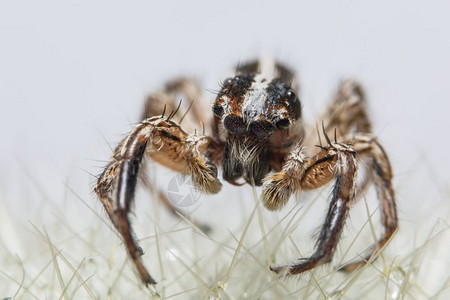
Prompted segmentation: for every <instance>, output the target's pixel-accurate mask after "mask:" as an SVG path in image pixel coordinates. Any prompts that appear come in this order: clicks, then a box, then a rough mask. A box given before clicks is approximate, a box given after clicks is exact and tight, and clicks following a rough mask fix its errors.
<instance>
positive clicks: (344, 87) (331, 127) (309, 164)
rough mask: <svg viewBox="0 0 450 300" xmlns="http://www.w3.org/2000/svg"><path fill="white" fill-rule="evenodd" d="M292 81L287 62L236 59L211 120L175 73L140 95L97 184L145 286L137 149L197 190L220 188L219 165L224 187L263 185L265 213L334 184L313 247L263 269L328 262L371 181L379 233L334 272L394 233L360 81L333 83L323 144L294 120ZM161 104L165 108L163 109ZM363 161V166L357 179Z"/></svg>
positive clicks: (385, 174)
mask: <svg viewBox="0 0 450 300" xmlns="http://www.w3.org/2000/svg"><path fill="white" fill-rule="evenodd" d="M295 83H296V81H295V78H294V73H293V72H292V71H291V70H290V69H288V68H287V67H285V66H284V65H282V64H280V63H277V62H274V61H271V60H261V61H260V60H257V61H252V62H249V63H247V64H244V65H240V66H238V67H237V69H236V74H235V76H234V77H232V78H229V79H226V80H224V81H223V84H222V86H221V89H220V91H219V93H218V95H217V97H216V99H215V100H214V102H213V104H212V112H213V118H212V119H210V118H208V116H206V115H205V114H204V110H203V109H202V105H203V103H202V101H201V99H202V96H201V93H200V89H199V87H198V85H197V84H196V83H195V81H193V80H192V79H188V78H181V79H177V80H174V81H172V82H170V83H168V84H167V85H166V87H165V89H164V90H162V91H160V92H157V93H154V94H152V95H150V96H149V97H148V99H147V101H146V110H145V113H144V120H143V121H142V122H141V123H140V124H138V125H137V126H136V127H135V128H134V129H133V130H132V132H131V133H130V134H129V135H128V136H127V137H126V138H125V139H124V140H123V141H122V142H121V143H120V144H119V145H118V146H117V148H116V149H115V151H114V154H113V157H112V159H111V161H110V163H109V164H108V165H107V166H106V167H105V169H104V171H103V173H102V174H101V175H100V177H99V179H98V182H97V185H96V188H95V192H96V193H97V195H98V197H99V199H100V200H101V202H102V204H103V205H104V207H105V209H106V212H107V213H108V215H109V217H110V219H111V221H112V222H113V224H114V225H115V227H116V228H117V230H118V231H119V232H120V234H121V236H122V237H123V240H124V242H125V244H126V246H127V249H128V253H129V255H130V256H131V258H132V259H133V262H134V263H135V265H136V268H137V270H138V272H139V274H140V276H141V278H142V281H143V282H144V283H145V284H155V283H156V281H155V280H154V279H153V278H152V277H151V276H150V274H149V273H148V271H147V269H146V268H145V267H144V265H143V262H142V260H141V255H142V254H143V251H142V249H141V248H140V247H139V245H138V244H137V242H136V240H135V239H134V235H133V231H132V229H131V223H130V221H129V218H128V214H129V213H130V209H131V204H132V202H133V199H134V193H135V188H136V184H137V181H138V177H139V176H140V171H141V169H142V166H141V165H142V163H143V161H142V159H143V157H144V156H146V157H149V158H150V159H151V160H152V161H155V162H157V163H160V164H162V165H164V166H166V167H168V168H170V169H172V170H174V171H177V172H180V173H182V174H185V175H189V176H191V179H192V182H193V183H194V185H195V186H196V187H197V188H198V189H199V190H201V191H203V192H204V193H209V194H215V193H218V192H219V191H220V189H221V183H220V181H219V179H218V167H222V169H223V179H224V180H225V181H227V182H229V183H231V184H235V185H240V184H243V183H245V182H247V183H249V184H254V185H262V184H263V192H262V195H261V200H262V202H263V204H264V206H265V207H266V208H267V209H269V210H278V209H280V208H282V207H283V206H284V205H285V204H286V203H287V201H288V200H289V198H290V196H291V195H292V194H293V193H295V192H297V191H300V190H312V189H316V188H319V187H321V186H323V185H325V184H327V183H329V182H332V181H334V186H333V188H332V193H331V199H330V207H329V210H328V212H327V215H326V218H325V222H324V224H323V227H322V229H321V232H320V235H319V238H318V241H317V244H316V250H315V252H314V254H313V255H312V256H311V257H309V258H303V259H301V260H300V261H299V262H297V263H294V264H292V265H286V266H280V267H271V270H272V271H274V272H277V273H280V272H281V273H284V274H287V275H294V274H299V273H302V272H304V271H307V270H310V269H312V268H314V267H316V266H318V265H321V264H324V263H326V262H329V261H330V260H331V259H332V256H333V254H334V252H335V250H336V246H337V243H338V241H339V238H340V235H341V232H342V229H343V226H344V223H345V220H346V217H347V215H348V211H349V209H350V204H351V203H353V201H354V200H355V199H357V198H358V196H359V195H360V194H361V192H363V191H364V190H365V188H366V187H367V186H368V184H369V183H370V182H373V183H374V185H375V188H376V191H377V195H378V199H379V201H380V208H381V214H382V224H383V228H384V231H383V233H382V234H381V237H380V239H379V241H378V243H377V244H375V245H373V246H372V247H371V248H370V249H369V251H368V253H367V254H366V256H365V257H364V259H363V260H361V261H356V262H352V263H349V264H347V265H345V266H343V267H342V268H341V269H342V270H346V271H351V270H354V269H355V268H357V267H358V266H360V265H362V264H364V263H365V262H366V261H367V260H368V259H369V258H370V257H371V256H372V255H373V254H374V253H375V252H376V251H377V250H378V249H380V248H381V247H383V246H384V245H385V244H386V243H387V242H388V240H389V239H390V238H391V236H392V235H393V234H394V232H395V231H396V229H397V227H398V225H397V211H396V204H395V196H394V191H393V188H392V170H391V165H390V163H389V159H388V156H387V155H386V153H385V151H384V149H383V147H382V146H381V145H380V144H379V143H378V141H377V140H376V138H375V137H374V136H373V134H371V123H370V121H369V117H368V113H367V109H366V103H365V99H364V94H363V91H362V88H361V86H360V85H359V84H358V83H356V82H354V81H344V82H343V83H342V84H341V85H340V87H339V89H338V92H337V94H336V95H335V96H334V98H333V99H332V101H331V102H330V104H329V105H328V107H327V108H326V109H325V111H324V113H323V114H322V115H321V116H320V117H319V119H318V123H319V124H321V127H322V128H321V131H322V135H323V137H324V139H325V140H326V144H322V141H321V139H320V135H321V134H319V132H318V131H317V124H315V126H310V127H305V126H304V124H303V122H302V119H301V104H300V100H299V98H298V96H297V90H298V88H297V86H296V84H295ZM180 94H181V95H182V96H183V98H185V100H186V101H187V102H188V103H190V105H191V106H190V107H191V110H190V113H189V114H186V113H183V114H182V113H181V112H180V110H179V105H178V107H177V101H178V99H179V98H177V97H179V96H180ZM194 100H195V101H194ZM162 111H164V112H162ZM166 111H167V112H170V113H169V114H168V115H167V116H165V112H166ZM161 112H162V114H161ZM185 118H186V119H189V120H187V122H188V124H187V125H188V126H189V125H191V126H193V127H196V126H197V127H203V128H204V130H203V134H198V133H197V132H196V131H195V132H194V133H187V132H186V131H184V130H183V129H182V128H181V127H180V125H179V124H180V123H181V121H182V120H183V119H185ZM174 120H177V121H178V122H176V121H174ZM205 126H206V127H205ZM205 132H208V135H205ZM329 136H331V137H333V138H332V139H330V138H329ZM316 146H317V147H316ZM361 160H363V161H364V162H365V164H366V165H367V168H368V170H367V172H366V173H365V175H364V180H363V182H362V184H360V186H357V172H358V165H359V162H360V161H361ZM242 180H244V182H242ZM238 181H241V182H238ZM160 197H161V198H164V196H162V194H160ZM165 203H166V204H168V202H167V201H165ZM168 205H169V206H170V204H168ZM170 208H171V209H172V210H173V211H176V210H177V208H176V207H173V206H170Z"/></svg>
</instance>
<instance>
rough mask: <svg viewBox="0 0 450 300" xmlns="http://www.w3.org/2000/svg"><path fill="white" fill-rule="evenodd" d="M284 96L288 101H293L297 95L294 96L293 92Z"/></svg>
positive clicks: (288, 92) (290, 91)
mask: <svg viewBox="0 0 450 300" xmlns="http://www.w3.org/2000/svg"><path fill="white" fill-rule="evenodd" d="M286 96H287V98H288V99H289V101H294V100H295V98H297V95H296V94H295V92H294V91H293V90H289V91H287V93H286Z"/></svg>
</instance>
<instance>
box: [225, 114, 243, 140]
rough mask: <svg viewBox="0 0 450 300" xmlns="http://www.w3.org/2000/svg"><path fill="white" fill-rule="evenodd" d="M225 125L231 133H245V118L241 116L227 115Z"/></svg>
mask: <svg viewBox="0 0 450 300" xmlns="http://www.w3.org/2000/svg"><path fill="white" fill-rule="evenodd" d="M223 126H224V127H225V129H226V130H227V131H228V132H229V133H231V134H236V135H241V134H244V133H245V123H244V120H242V118H241V117H239V116H235V115H227V116H226V117H225V119H224V120H223Z"/></svg>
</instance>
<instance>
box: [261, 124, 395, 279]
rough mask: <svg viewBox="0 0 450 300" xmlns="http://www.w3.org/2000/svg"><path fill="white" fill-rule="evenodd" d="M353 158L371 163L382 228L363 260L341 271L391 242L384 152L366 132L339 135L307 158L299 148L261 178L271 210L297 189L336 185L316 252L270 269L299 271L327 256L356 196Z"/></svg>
mask: <svg viewBox="0 0 450 300" xmlns="http://www.w3.org/2000/svg"><path fill="white" fill-rule="evenodd" d="M349 145H351V146H349ZM357 154H358V157H357ZM357 158H358V159H361V158H367V161H370V162H371V164H372V165H371V166H370V167H371V168H370V170H371V173H372V174H371V176H372V177H373V180H374V184H375V187H376V190H377V195H378V199H379V201H380V207H381V213H382V224H383V227H384V232H383V234H382V235H381V237H380V238H379V240H378V243H377V244H375V245H372V246H371V247H370V248H369V251H368V253H367V254H366V255H365V256H364V259H363V260H361V261H356V262H353V263H350V264H347V265H345V266H344V267H342V268H340V270H344V271H353V270H354V269H356V268H357V267H359V266H361V265H363V264H365V263H366V262H367V260H368V259H369V258H370V257H371V256H372V255H374V253H375V252H376V251H378V250H379V249H380V248H382V247H383V246H384V245H385V244H386V243H387V242H388V241H389V240H390V238H391V237H392V235H393V234H394V233H395V231H396V230H397V228H398V219H397V208H396V203H395V195H394V190H393V188H392V169H391V165H390V162H389V159H388V157H387V155H386V152H385V151H384V149H383V147H382V146H381V145H380V144H379V143H378V142H377V140H376V139H375V137H374V136H373V135H372V134H370V133H358V134H355V135H352V136H349V137H344V138H343V139H342V140H341V142H340V143H336V142H335V143H329V144H328V146H327V147H326V148H323V149H322V150H321V151H320V152H319V153H318V154H317V155H315V156H314V157H313V158H312V159H311V160H308V159H307V158H306V157H305V156H304V155H302V153H301V148H300V147H299V146H298V147H296V149H294V150H293V151H292V152H291V154H290V156H289V157H288V159H287V162H286V164H285V166H284V167H283V170H282V171H281V172H279V173H276V174H274V175H272V176H270V177H268V178H267V179H266V180H267V181H269V182H268V184H267V185H266V186H265V187H264V190H263V197H262V200H263V203H264V205H265V206H266V207H267V208H268V209H271V210H274V209H280V208H281V207H282V206H284V204H285V203H286V202H287V201H288V200H289V197H290V196H291V195H292V193H294V192H295V191H297V190H301V189H303V190H311V189H316V188H319V187H321V186H322V185H324V184H326V183H328V182H330V181H331V180H333V178H334V180H335V184H334V187H333V191H332V196H331V202H330V207H329V210H328V212H327V215H326V219H325V223H324V225H323V227H322V230H321V232H320V235H319V239H318V241H317V243H316V251H315V253H314V254H313V255H312V256H311V257H310V258H306V259H301V262H300V263H297V264H293V265H289V266H282V267H275V268H272V270H273V271H275V272H286V273H287V274H290V275H293V274H299V273H302V272H304V271H307V270H310V269H312V268H314V267H315V266H318V265H321V264H323V263H326V262H329V261H330V260H331V259H332V257H333V253H334V251H335V249H336V245H337V243H338V241H339V238H340V235H341V232H342V229H343V226H344V223H345V220H346V217H347V214H348V211H349V207H350V204H351V203H352V202H353V199H354V198H355V193H356V188H355V186H356V181H357V169H358V168H357Z"/></svg>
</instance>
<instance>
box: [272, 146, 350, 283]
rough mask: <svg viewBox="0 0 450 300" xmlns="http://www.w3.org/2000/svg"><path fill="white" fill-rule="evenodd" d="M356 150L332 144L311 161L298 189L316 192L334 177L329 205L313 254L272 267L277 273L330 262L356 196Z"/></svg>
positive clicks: (304, 268)
mask: <svg viewBox="0 0 450 300" xmlns="http://www.w3.org/2000/svg"><path fill="white" fill-rule="evenodd" d="M357 170H358V166H357V161H356V151H354V150H353V149H352V148H351V147H348V146H347V145H345V144H341V143H333V144H330V145H329V146H328V147H327V148H326V149H323V150H322V151H320V152H319V153H318V154H317V155H316V156H314V157H313V158H311V160H310V161H309V162H308V165H307V166H306V169H305V171H304V173H303V176H302V178H301V179H300V187H301V188H302V189H316V188H319V187H321V186H322V185H324V184H326V183H327V182H330V181H331V180H333V178H334V181H335V183H334V186H333V191H332V196H331V203H330V207H329V209H328V212H327V215H326V219H325V223H324V224H323V226H322V229H321V232H320V235H319V238H318V240H317V243H316V250H315V253H314V254H313V255H312V256H311V257H309V258H302V259H300V262H299V263H295V264H292V265H286V266H279V267H271V270H272V271H274V272H276V273H282V274H286V275H295V274H299V273H302V272H305V271H308V270H310V269H312V268H314V267H316V266H319V265H322V264H324V263H327V262H329V261H331V259H332V257H333V254H334V252H335V250H336V246H337V244H338V242H339V238H340V236H341V233H342V229H343V227H344V223H345V220H346V218H347V215H348V211H349V208H350V203H351V201H352V199H353V197H354V196H355V184H356V179H357Z"/></svg>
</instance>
